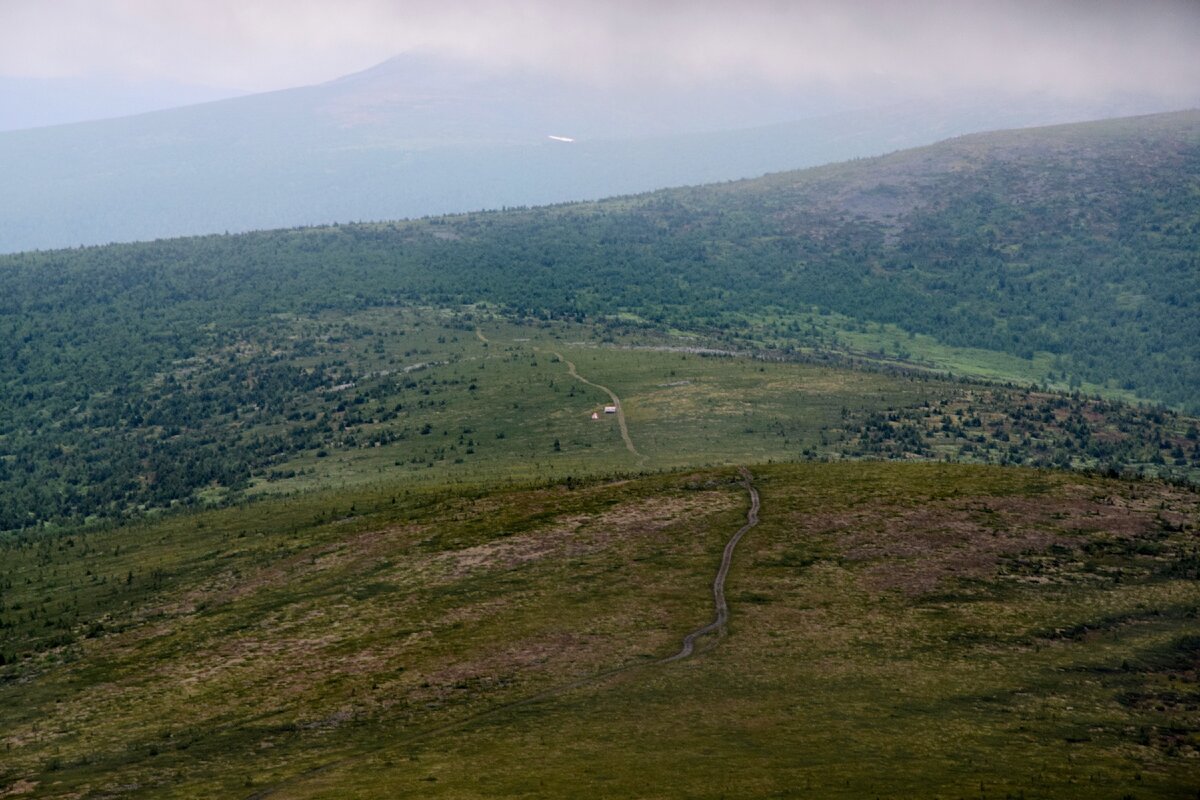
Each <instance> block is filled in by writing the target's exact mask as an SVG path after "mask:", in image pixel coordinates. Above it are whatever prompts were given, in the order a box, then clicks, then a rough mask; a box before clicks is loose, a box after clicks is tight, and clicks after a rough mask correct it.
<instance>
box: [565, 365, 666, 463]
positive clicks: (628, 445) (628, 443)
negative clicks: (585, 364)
mask: <svg viewBox="0 0 1200 800" xmlns="http://www.w3.org/2000/svg"><path fill="white" fill-rule="evenodd" d="M550 352H551V353H552V354H553V355H554V356H556V357H557V358H558V360H559V361H561V362H563V363H564V364H566V365H567V372H568V373H570V375H571V377H572V378H574V379H575V380H577V381H579V382H580V383H586V384H587V385H588V386H594V387H596V388H597V389H599V390H600V391H602V392H604V393H605V394H606V395H608V396H609V397H610V398H611V399H612V402H613V405H614V406H616V407H617V426H618V427H619V428H620V429H621V438H622V439H624V440H625V449H626V450H628V451H629V452H630V453H632V454H633V455H634V456H636V457H637V459H638V466H641V465H642V464H644V463H645V462H646V457H645V456H644V455H642V454H641V453H639V452H638V449H637V448H636V447H634V446H633V439H631V438H630V436H629V425H627V424H626V422H625V409H624V408H623V407H622V406H621V398H619V397H617V393H616V392H614V391H613V390H612V389H610V388H608V387H607V386H601V385H600V384H598V383H595V382H593V381H589V380H588V379H587V378H585V377H583V376H582V375H580V374H579V370H578V369H576V368H575V362H573V361H569V360H567V358H566V357H565V356H564V355H563V354H562V353H560V352H558V351H557V350H551V351H550Z"/></svg>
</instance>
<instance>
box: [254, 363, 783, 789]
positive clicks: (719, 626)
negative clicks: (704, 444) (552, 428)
mask: <svg viewBox="0 0 1200 800" xmlns="http://www.w3.org/2000/svg"><path fill="white" fill-rule="evenodd" d="M555 355H558V354H557V353H555ZM559 358H562V356H559ZM562 360H563V361H566V359H565V358H564V359H562ZM567 364H569V365H571V368H572V374H573V375H576V377H578V375H577V374H576V373H575V372H574V365H572V364H571V362H569V361H567ZM580 380H582V378H581V379H580ZM585 383H590V381H585ZM591 385H593V386H595V385H596V384H591ZM600 388H603V387H600ZM606 391H607V390H606ZM614 397H615V395H614ZM630 446H631V447H632V444H631V445H630ZM634 452H636V451H634ZM738 472H739V473H740V474H741V476H742V483H743V485H744V486H745V487H746V491H747V492H748V493H749V495H750V508H749V509H748V510H747V512H746V523H745V524H744V525H742V527H740V528H738V529H737V531H736V532H735V533H734V534H733V536H731V537H730V538H729V541H728V542H726V544H725V549H724V551H723V552H722V553H721V564H720V566H719V567H718V568H717V576H716V578H714V579H713V584H712V595H713V606H714V608H715V610H716V613H717V616H716V619H714V620H713V621H712V622H710V623H708V624H707V625H703V626H701V627H699V628H697V629H696V630H694V631H692V632H691V633H689V634H687V635H686V636H685V637H684V638H683V646H682V647H681V648H680V649H679V652H677V653H674V654H673V655H669V656H664V657H662V658H657V659H654V660H652V661H636V662H634V663H632V664H624V665H622V666H619V667H614V668H612V669H609V670H605V671H604V672H599V673H596V674H594V675H588V676H587V677H585V678H580V679H578V680H574V681H571V682H570V683H564V684H560V685H558V686H552V687H551V688H549V689H545V690H543V691H541V692H538V693H536V694H532V695H530V696H528V697H523V698H521V699H520V700H513V701H512V702H509V703H502V704H500V705H497V706H493V707H492V708H489V709H487V710H485V711H480V712H478V713H476V714H472V715H470V716H468V717H465V718H463V719H460V720H455V721H454V722H448V723H446V724H444V725H439V726H438V727H436V728H429V729H427V730H424V731H421V732H420V733H416V734H413V735H412V736H410V737H408V738H407V739H406V740H404V742H403V744H416V743H417V742H420V741H423V740H425V739H429V738H430V737H433V736H438V735H440V734H443V733H450V732H451V731H455V730H459V729H460V728H463V727H465V726H467V725H470V724H471V723H474V722H480V721H482V720H485V719H488V718H490V717H494V716H496V715H497V714H501V713H503V712H505V711H511V710H513V709H516V708H521V707H524V706H529V705H533V704H534V703H539V702H541V701H542V700H548V699H550V698H551V697H556V696H558V695H560V694H564V693H566V692H569V691H572V690H574V689H578V688H581V687H583V686H588V685H590V684H594V683H599V682H600V681H603V680H606V679H608V678H611V677H613V676H615V675H619V674H621V673H623V672H630V671H632V670H635V669H641V668H643V667H652V666H658V665H662V664H670V663H673V662H676V661H682V660H684V659H687V658H690V657H691V656H693V655H699V654H700V653H704V652H707V651H708V650H711V649H712V648H713V647H715V646H716V645H717V643H719V641H720V639H722V638H724V636H725V632H726V623H728V621H729V604H728V602H727V601H726V600H725V579H726V578H727V577H728V575H729V568H730V566H731V564H732V563H733V551H734V549H735V548H736V547H737V545H738V542H740V541H741V540H742V537H743V536H745V535H746V532H747V531H749V530H750V529H751V528H753V527H754V526H755V525H757V524H758V513H759V509H760V507H761V504H760V500H759V496H758V490H757V489H756V488H754V482H753V481H754V476H753V475H752V474H751V473H750V470H748V469H746V468H745V467H738ZM711 633H716V634H717V635H718V640H717V642H714V643H713V644H711V645H709V646H708V647H705V648H704V649H703V650H700V651H696V649H695V646H696V641H697V640H698V639H700V638H701V637H702V636H706V635H708V634H711ZM362 757H363V756H351V757H347V758H340V759H337V760H335V761H330V762H328V763H326V764H321V765H319V766H316V767H313V768H311V769H308V770H305V771H304V772H301V773H300V774H298V775H295V776H293V777H291V778H289V779H287V780H285V781H281V782H280V783H277V784H275V785H273V786H268V787H266V788H264V789H260V790H259V791H257V792H254V793H253V794H251V795H249V796H248V797H247V800H263V798H266V797H270V796H271V795H273V794H275V793H276V792H278V791H280V790H282V789H285V788H287V787H289V786H295V785H296V784H297V783H300V782H301V781H304V780H306V779H308V778H314V777H316V776H318V775H321V774H324V773H326V772H329V771H330V770H331V769H334V768H336V767H340V766H344V765H346V764H349V763H352V762H353V761H356V760H358V759H360V758H362Z"/></svg>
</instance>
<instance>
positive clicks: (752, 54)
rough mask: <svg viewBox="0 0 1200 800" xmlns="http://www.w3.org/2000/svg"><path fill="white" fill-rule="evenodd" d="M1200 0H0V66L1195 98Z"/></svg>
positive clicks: (231, 78) (276, 81) (206, 79)
mask: <svg viewBox="0 0 1200 800" xmlns="http://www.w3.org/2000/svg"><path fill="white" fill-rule="evenodd" d="M1198 42H1200V3H1196V2H1192V1H1191V0H1180V1H1179V2H1175V1H1173V0H1172V1H1168V0H1162V1H1161V2H1153V0H1150V1H1143V2H1114V1H1111V0H1109V1H1106V0H1086V1H1085V0H1059V1H1058V2H1054V1H1053V0H1040V1H1039V2H1032V1H1031V0H992V1H990V2H966V0H954V1H953V2H951V1H950V0H905V2H894V1H890V0H889V1H887V2H882V1H879V2H873V1H871V0H861V1H860V2H819V3H818V2H769V1H766V0H760V1H758V2H754V1H753V0H750V1H749V2H745V1H743V2H738V3H733V2H703V0H701V1H700V2H696V0H692V2H675V1H674V0H665V1H664V0H657V1H656V2H654V3H646V2H627V1H624V0H616V1H615V2H613V1H610V2H598V1H593V2H589V3H583V2H575V1H574V0H567V1H566V2H549V1H548V0H515V1H514V2H507V3H498V2H494V0H493V1H491V2H479V1H477V0H476V1H473V2H472V1H468V0H439V2H387V0H341V1H340V2H338V3H336V4H334V3H328V2H317V1H316V0H259V2H254V1H253V0H175V1H174V2H170V3H163V2H161V0H56V2H45V1H44V0H0V74H4V75H26V76H40V77H47V76H66V75H82V74H97V73H107V74H115V75H120V76H123V77H127V78H151V77H153V78H159V79H169V80H174V81H179V82H183V83H193V84H207V85H214V86H228V87H234V88H240V89H247V90H264V89H272V88H281V87H284V86H293V85H300V84H306V83H314V82H319V81H323V80H328V79H331V78H334V77H337V76H339V75H342V74H345V73H347V72H352V71H355V70H358V69H363V68H365V67H367V66H370V65H371V64H373V63H376V62H378V61H381V60H383V59H385V58H388V57H389V56H392V55H396V54H398V53H401V52H408V51H423V52H429V53H435V54H446V55H451V56H456V57H461V58H467V59H473V60H477V61H479V62H481V63H482V64H484V65H487V66H489V67H493V68H495V67H501V66H508V67H521V68H527V69H531V70H537V71H554V72H556V73H559V74H563V75H567V76H571V77H574V78H577V79H579V80H586V81H590V82H601V83H611V84H618V85H619V84H622V83H626V82H632V81H638V82H642V81H646V80H655V81H661V82H668V83H669V82H691V81H711V80H715V79H753V80H764V81H770V82H776V83H781V84H791V83H805V82H807V83H823V84H829V85H839V84H844V85H854V84H861V83H865V82H872V81H874V82H878V81H881V80H886V81H889V82H891V83H893V84H895V85H898V86H903V87H904V88H906V89H907V90H908V91H911V92H917V93H920V92H926V93H932V92H939V91H948V90H962V89H968V90H970V89H981V90H999V91H1011V92H1019V93H1027V92H1033V91H1039V92H1044V93H1047V94H1050V95H1057V96H1062V97H1068V98H1073V99H1079V98H1086V97H1098V96H1111V95H1119V94H1133V95H1138V94H1141V95H1155V96H1162V97H1169V96H1179V97H1181V98H1194V97H1195V96H1196V93H1197V87H1200V47H1197V43H1198Z"/></svg>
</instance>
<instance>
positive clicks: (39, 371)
mask: <svg viewBox="0 0 1200 800" xmlns="http://www.w3.org/2000/svg"><path fill="white" fill-rule="evenodd" d="M1198 254H1200V113H1196V112H1187V113H1179V114H1168V115H1159V116H1153V117H1143V118H1133V119H1125V120H1115V121H1107V122H1100V123H1092V124H1085V125H1071V126H1062V127H1057V128H1047V129H1036V130H1025V131H1013V132H1004V133H997V134H988V135H980V136H970V137H964V138H960V139H955V140H951V141H948V142H944V143H942V144H939V145H935V146H932V147H928V148H923V149H919V150H912V151H905V152H900V153H896V154H894V155H891V156H887V157H883V158H878V159H868V160H861V161H855V162H850V163H846V164H839V165H833V166H829V167H823V168H819V169H814V170H807V171H802V172H793V173H781V174H778V175H772V176H768V177H766V178H763V179H760V180H756V181H748V182H738V183H729V184H722V185H714V186H704V187H695V188H685V189H677V190H670V191H663V192H658V193H654V194H649V195H643V196H638V197H632V198H617V199H613V200H609V201H604V202H600V203H587V204H573V205H563V206H554V207H546V208H536V209H517V210H512V211H506V212H495V213H485V214H471V215H463V216H455V217H445V218H433V219H428V220H421V221H415V222H402V223H391V224H376V225H351V226H335V227H327V228H308V229H298V230H286V231H268V232H260V233H252V234H244V235H237V236H210V237H201V238H192V239H176V240H165V241H158V242H151V243H144V244H132V245H113V246H108V247H98V248H88V249H80V250H64V251H52V252H31V253H24V254H18V255H13V256H7V257H3V258H0V412H2V413H0V420H2V426H3V427H2V428H0V481H2V482H4V483H5V486H6V487H9V488H11V486H12V485H13V481H16V482H18V483H20V484H21V485H22V486H24V487H25V489H24V490H23V492H24V494H23V495H22V498H23V499H21V501H20V502H19V503H10V504H9V505H8V508H9V510H10V513H14V514H16V513H17V512H15V509H17V508H28V509H30V510H34V511H36V510H37V509H43V511H42V512H39V513H45V511H44V510H45V509H47V508H56V509H59V511H56V512H53V513H59V512H61V513H62V514H64V515H68V516H70V515H75V514H80V513H89V512H92V511H96V510H98V509H105V508H108V509H113V508H118V509H119V508H121V507H123V504H125V503H128V502H150V503H161V502H167V501H169V500H171V499H177V498H179V497H182V496H187V495H188V494H189V493H190V492H192V491H193V490H195V489H196V488H197V487H202V486H205V485H210V484H211V485H215V486H221V487H226V488H229V487H238V486H244V485H246V483H247V482H248V481H249V480H250V478H251V473H252V472H253V471H254V470H256V469H262V468H264V467H265V466H267V465H269V464H271V463H274V461H273V459H274V460H277V459H278V457H279V456H280V454H282V453H286V452H290V451H297V450H314V449H316V448H320V447H323V446H325V445H326V444H328V442H329V441H330V440H331V439H330V437H331V436H333V434H335V433H339V431H336V430H333V429H331V428H329V418H328V417H322V416H321V415H322V414H330V413H335V412H336V413H339V414H340V413H343V410H340V409H338V405H340V403H339V402H338V401H337V400H336V398H334V397H333V396H332V395H327V394H320V392H326V391H328V390H329V389H330V388H331V387H334V386H337V385H339V384H341V383H344V382H347V381H352V380H355V379H358V378H361V377H362V376H363V374H364V373H370V372H371V371H372V370H376V371H378V370H381V369H389V368H390V367H388V365H387V364H386V363H378V364H374V365H373V366H372V364H373V363H374V362H372V359H371V358H366V357H364V356H363V355H362V354H363V353H366V352H367V351H368V348H371V349H372V350H371V351H372V352H375V350H374V348H378V353H380V354H387V356H388V358H392V359H399V360H398V361H397V363H399V364H402V365H403V364H404V363H407V364H408V365H409V366H411V364H412V363H415V362H416V360H417V358H418V357H419V356H416V355H414V356H413V357H412V358H410V359H408V361H407V362H405V361H404V359H403V358H402V356H407V355H408V354H409V353H408V351H413V350H414V348H413V347H411V346H406V345H404V344H403V343H402V342H401V341H400V340H393V339H389V338H388V337H397V336H401V335H403V333H404V332H403V330H402V329H403V328H404V327H405V324H403V323H398V324H399V329H397V328H395V327H392V326H391V325H392V323H390V322H389V323H384V324H381V325H376V326H375V327H374V329H371V328H370V326H368V327H367V328H364V326H363V325H362V324H361V322H360V321H356V320H355V319H354V318H353V317H354V315H358V314H362V313H365V312H367V311H369V310H371V309H373V308H380V307H397V306H404V307H413V306H424V307H443V308H456V309H461V307H462V306H463V305H466V304H474V303H485V304H487V306H488V307H489V308H491V309H493V310H494V311H497V312H500V313H501V314H502V315H504V316H507V317H510V318H524V319H529V318H534V319H539V318H540V319H549V318H556V319H559V320H565V321H571V322H578V321H582V320H589V321H592V322H594V321H597V320H612V319H621V320H626V321H632V323H633V324H635V325H641V326H644V327H645V329H647V330H649V329H657V330H664V331H665V330H668V329H676V330H682V331H686V332H694V333H698V334H702V335H704V336H706V337H708V338H709V340H715V341H720V340H725V341H734V342H738V343H740V344H742V345H749V346H754V344H755V343H759V344H764V343H769V344H770V346H772V347H776V348H779V347H782V348H783V349H784V350H785V351H786V350H787V349H788V348H792V347H806V348H810V349H811V348H817V349H825V350H828V349H830V348H832V349H837V348H838V347H839V341H841V340H840V339H839V338H838V335H837V331H841V332H850V333H852V332H853V331H854V330H856V329H859V328H862V326H865V325H870V324H876V323H886V324H889V325H894V326H896V327H895V329H894V330H895V331H896V332H897V335H898V336H901V337H903V335H904V334H905V332H907V333H908V334H911V335H913V336H915V335H917V334H921V335H922V336H923V337H926V338H928V339H929V340H930V341H933V342H935V343H938V344H940V345H951V346H955V347H965V348H974V350H973V351H972V352H980V353H987V352H993V353H999V354H1006V355H1007V356H1008V357H1010V358H1011V359H1013V360H1016V361H1018V362H1021V363H1024V361H1023V360H1027V359H1032V358H1035V357H1036V359H1037V361H1036V363H1037V364H1045V365H1047V366H1046V371H1045V373H1044V374H1043V375H1041V376H1040V378H1041V379H1043V380H1045V381H1050V382H1054V383H1057V384H1059V385H1063V386H1065V385H1067V384H1071V385H1079V384H1084V385H1090V386H1099V387H1108V388H1109V389H1110V390H1111V391H1113V392H1121V391H1124V392H1126V393H1129V394H1133V395H1136V396H1139V397H1142V398H1148V399H1152V400H1157V401H1160V402H1162V403H1165V404H1168V405H1171V406H1176V407H1178V408H1180V409H1181V410H1183V411H1185V412H1191V413H1195V411H1196V410H1197V409H1198V408H1200V404H1198V403H1197V400H1196V397H1197V390H1200V346H1198V343H1200V314H1197V306H1198V304H1200V271H1198V266H1200V262H1198V257H1200V256H1198ZM817 312H820V313H817ZM818 322H820V323H821V324H822V325H824V326H825V327H824V328H820V327H818V325H817V323H818ZM456 324H462V325H465V326H466V327H467V329H468V331H469V328H470V323H466V322H462V323H456ZM830 327H832V328H834V329H836V330H835V333H834V334H832V335H831V334H830V333H829V329H830ZM335 328H336V330H335ZM376 334H378V336H376ZM467 335H470V334H469V333H468V334H467ZM372 337H375V338H372ZM443 338H444V337H443ZM913 341H915V342H917V343H920V342H921V341H924V339H923V338H916V339H914V340H913ZM764 346H766V345H765V344H764ZM421 347H423V348H425V349H426V350H429V349H430V344H429V342H428V341H425V343H424V344H422V345H421ZM418 349H419V348H418ZM432 349H433V350H436V349H437V344H436V343H435V344H434V345H433V347H432ZM358 351H362V352H361V353H360V352H358ZM431 358H434V357H433V356H431V357H430V358H422V360H430V359H431ZM1028 363H1030V364H1031V365H1033V364H1035V362H1034V361H1029V362H1028ZM935 364H936V360H935ZM1037 369H1040V367H1038V368H1037ZM1037 369H1034V367H1033V366H1031V373H1032V374H1034V375H1035V376H1036V375H1037ZM451 379H452V380H455V381H460V382H462V383H463V386H464V392H465V391H466V388H465V387H466V384H467V383H471V381H469V380H467V379H466V378H464V377H463V376H461V375H455V376H452V378H451ZM393 388H395V389H396V391H402V390H403V386H400V387H398V388H397V387H393ZM387 391H392V389H388V390H387ZM385 396H388V397H391V395H385ZM314 398H316V399H314ZM318 400H319V402H317V401H318ZM377 402H382V400H379V401H377ZM393 402H400V401H399V400H398V399H397V400H394V401H393ZM314 404H315V405H314ZM325 406H328V408H325ZM321 409H323V410H321ZM318 412H319V413H318ZM388 413H389V414H391V413H394V412H393V411H388ZM1120 413H1121V414H1124V413H1125V412H1120ZM314 414H315V415H317V417H316V418H315V419H316V421H315V422H314V423H313V424H312V425H309V426H308V429H306V430H308V432H307V433H306V432H305V430H301V429H302V428H304V426H303V425H301V424H300V423H302V422H304V418H305V415H314ZM309 419H314V418H313V417H311V416H310V417H309ZM386 419H390V418H385V417H384V416H383V415H382V413H381V414H380V416H379V422H378V424H385V423H386ZM322 420H323V422H322ZM215 421H216V422H219V424H216V422H215ZM289 422H291V423H295V424H292V425H288V424H286V423H289ZM318 423H320V424H322V425H324V426H325V428H324V429H322V430H317V429H316V428H317V427H319V426H318ZM339 424H342V423H340V422H339ZM1139 424H1141V423H1139ZM467 427H470V426H467ZM1169 427H1170V429H1171V431H1170V434H1169V435H1167V436H1163V437H1158V438H1157V439H1156V442H1158V441H1161V442H1166V444H1165V445H1164V447H1165V449H1164V452H1165V453H1166V454H1167V455H1168V456H1170V459H1171V460H1178V459H1183V460H1184V461H1185V464H1187V463H1190V459H1191V457H1192V456H1191V455H1189V453H1190V452H1191V448H1192V443H1191V440H1188V441H1187V442H1184V441H1183V440H1179V441H1176V440H1175V438H1173V437H1177V436H1178V435H1179V434H1180V432H1181V431H1184V430H1187V429H1188V427H1189V423H1188V422H1187V421H1186V420H1184V421H1178V420H1176V421H1172V422H1170V423H1169ZM131 431H142V432H144V434H145V437H142V434H141V433H139V434H138V436H139V437H142V438H139V440H138V442H137V443H136V446H134V445H129V446H126V445H121V446H120V447H117V446H116V443H117V442H118V441H119V440H120V437H122V436H127V435H132V434H130V432H131ZM1084 446H1085V447H1087V446H1090V445H1087V443H1086V442H1085V445H1084ZM114 448H115V449H114ZM1155 448H1157V444H1156V445H1155ZM797 449H798V448H797ZM1174 449H1180V453H1172V451H1173V450H1174ZM1073 452H1075V451H1071V452H1068V453H1067V454H1066V455H1065V456H1062V457H1063V458H1068V459H1069V458H1071V457H1073V456H1072V455H1071V453H1073ZM1093 456H1094V457H1099V458H1105V459H1107V458H1114V459H1125V458H1135V460H1143V456H1142V455H1136V454H1129V453H1109V454H1108V455H1104V454H1101V455H1099V456H1096V454H1093ZM1056 458H1057V457H1056ZM1147 458H1148V460H1150V461H1153V459H1152V458H1149V457H1147ZM60 467H61V468H60ZM47 470H49V472H46V471H47ZM51 472H53V473H54V474H53V475H51V474H50V473H51ZM43 473H44V474H43ZM184 474H186V475H187V476H188V477H187V479H186V480H183V478H182V476H183V475H184ZM172 475H174V476H175V478H172V477H171V476H172ZM64 476H70V477H69V478H68V477H64ZM176 478H178V480H176ZM100 484H105V485H107V486H108V489H107V490H106V491H105V492H103V493H101V496H99V497H97V496H93V495H92V494H90V493H91V492H92V491H93V489H94V487H95V486H97V485H100ZM89 498H90V499H89ZM113 504H115V506H114V505H113ZM52 515H53V514H52ZM36 516H37V514H36V513H35V517H36ZM25 518H26V517H25V512H24V511H21V512H20V513H19V514H18V516H17V517H16V519H17V521H18V522H19V521H20V520H23V519H25ZM11 524H13V522H12V520H10V521H9V525H11Z"/></svg>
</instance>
